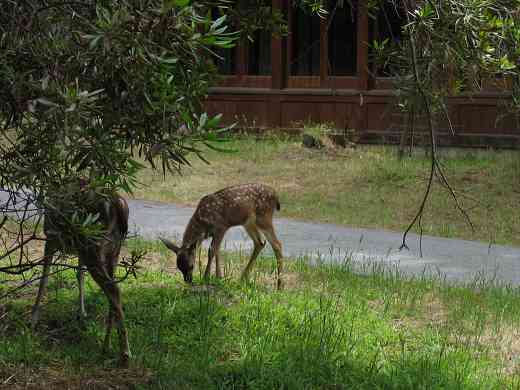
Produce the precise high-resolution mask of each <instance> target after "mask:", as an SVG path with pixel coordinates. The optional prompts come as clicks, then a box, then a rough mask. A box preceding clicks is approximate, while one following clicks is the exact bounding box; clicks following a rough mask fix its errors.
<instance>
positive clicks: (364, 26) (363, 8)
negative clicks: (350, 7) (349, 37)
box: [357, 0, 369, 91]
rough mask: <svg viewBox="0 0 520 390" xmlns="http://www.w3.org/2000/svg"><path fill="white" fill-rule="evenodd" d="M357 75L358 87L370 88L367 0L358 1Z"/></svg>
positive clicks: (362, 88) (361, 88) (362, 89)
mask: <svg viewBox="0 0 520 390" xmlns="http://www.w3.org/2000/svg"><path fill="white" fill-rule="evenodd" d="M357 75H358V80H359V84H358V88H359V89H360V90H361V91H366V90H368V81H369V72H368V9H367V0H359V1H358V10H357Z"/></svg>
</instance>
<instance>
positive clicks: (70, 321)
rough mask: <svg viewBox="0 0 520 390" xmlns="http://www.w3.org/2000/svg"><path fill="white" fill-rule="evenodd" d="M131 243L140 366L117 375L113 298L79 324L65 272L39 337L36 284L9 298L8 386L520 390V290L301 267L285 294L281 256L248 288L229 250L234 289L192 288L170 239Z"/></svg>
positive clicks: (129, 295)
mask: <svg viewBox="0 0 520 390" xmlns="http://www.w3.org/2000/svg"><path fill="white" fill-rule="evenodd" d="M128 245H129V246H130V247H139V248H146V249H148V250H149V253H148V255H147V259H146V264H145V266H144V267H143V269H142V272H141V274H140V275H139V277H138V279H137V280H133V279H132V280H128V281H127V282H125V283H124V284H123V286H122V288H123V297H124V302H125V313H126V318H127V325H128V329H129V334H130V343H131V348H132V351H133V355H134V356H133V359H132V362H131V367H130V369H128V370H120V369H117V368H115V359H116V358H117V350H114V352H113V354H112V355H110V356H102V355H101V354H100V344H101V342H102V339H103V333H104V326H103V318H104V315H105V312H106V302H105V298H104V296H103V295H102V294H101V293H100V291H99V289H98V288H96V287H95V285H94V283H93V282H92V281H91V279H90V277H89V278H87V288H88V293H87V311H88V313H89V319H88V320H87V322H86V323H85V325H84V326H79V325H78V322H77V321H76V320H75V310H76V309H77V288H76V285H75V282H74V280H75V279H74V275H73V274H72V273H68V274H67V273H65V274H62V275H61V276H58V277H54V278H52V280H51V287H50V291H49V294H48V301H47V303H46V304H45V306H44V307H43V311H42V315H43V317H42V322H41V324H40V327H39V329H38V330H37V331H35V332H32V331H31V330H30V329H28V328H27V324H28V319H29V313H30V305H31V303H32V302H33V299H34V291H33V290H31V289H28V290H25V291H23V294H20V295H19V296H18V297H17V298H16V299H13V300H11V301H9V302H8V303H6V302H0V388H9V389H22V388H23V389H25V388H31V389H40V388H42V389H43V388H45V389H52V388H56V389H58V388H60V389H61V388H70V389H79V388H89V389H107V388H118V389H121V388H124V389H127V388H135V389H148V388H150V389H151V388H154V389H173V388H175V389H192V388H197V389H208V388H248V389H249V388H252V389H255V388H257V389H273V388H284V389H304V388H326V389H333V388H334V389H342V388H345V389H347V388H348V389H432V388H435V389H440V388H442V389H484V388H485V389H504V388H519V387H520V371H519V368H518V367H519V363H520V343H519V341H518V340H519V337H518V336H519V333H520V328H519V321H520V315H519V314H520V313H519V312H520V299H519V298H520V297H519V294H520V292H519V291H518V290H517V289H510V288H498V287H496V286H492V285H490V284H485V283H479V284H478V285H470V286H466V287H463V286H453V285H452V286H450V285H447V284H444V283H443V282H441V281H435V280H425V279H415V280H410V279H408V280H407V279H405V278H403V277H402V276H401V275H399V274H396V273H395V271H385V270H383V269H381V268H379V267H377V266H374V269H373V272H372V273H370V274H369V275H360V274H357V273H355V272H353V268H352V267H353V266H352V265H351V264H350V263H349V262H348V261H346V262H345V263H344V264H342V265H339V266H330V265H321V266H318V267H309V266H308V265H306V263H305V261H304V259H296V261H293V262H289V264H288V265H287V271H286V274H285V280H286V288H285V290H284V291H281V292H278V291H276V290H274V281H275V271H274V263H275V261H274V259H273V258H271V257H263V258H261V259H259V262H258V265H257V268H256V269H255V272H254V276H253V279H252V280H251V282H250V283H248V284H241V283H239V282H238V281H237V279H238V274H239V271H240V270H241V268H242V267H243V266H244V264H245V261H246V259H245V257H246V256H247V255H248V253H235V254H227V257H226V271H225V276H226V277H225V280H224V281H223V282H219V281H216V280H214V281H213V282H212V284H211V285H210V286H207V287H204V286H201V285H200V280H199V279H198V278H197V280H196V284H197V285H196V286H195V287H192V288H190V287H187V286H186V285H185V284H184V283H183V282H182V281H181V277H180V274H179V272H178V271H175V265H174V259H173V258H172V257H171V255H170V252H167V251H166V250H165V249H163V247H162V246H160V245H158V243H156V242H141V241H136V240H134V241H131V242H129V244H128ZM197 274H198V273H197ZM468 287H469V288H468ZM2 288H5V285H4V284H2V283H0V293H1V290H2Z"/></svg>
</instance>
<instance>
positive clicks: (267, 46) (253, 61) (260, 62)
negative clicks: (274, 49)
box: [247, 31, 271, 75]
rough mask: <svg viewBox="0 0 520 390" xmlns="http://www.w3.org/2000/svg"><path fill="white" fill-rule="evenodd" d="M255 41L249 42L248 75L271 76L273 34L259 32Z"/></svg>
mask: <svg viewBox="0 0 520 390" xmlns="http://www.w3.org/2000/svg"><path fill="white" fill-rule="evenodd" d="M254 38H255V40H254V41H253V42H251V41H249V48H248V66H247V73H248V74H252V75H270V74H271V32H270V31H257V32H256V33H255V37H254Z"/></svg>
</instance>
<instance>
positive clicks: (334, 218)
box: [135, 137, 520, 245]
mask: <svg viewBox="0 0 520 390" xmlns="http://www.w3.org/2000/svg"><path fill="white" fill-rule="evenodd" d="M227 147H228V148H231V149H235V150H237V152H236V153H230V154H224V153H218V152H214V151H208V153H207V154H206V157H207V158H208V159H209V160H210V161H211V165H206V164H205V163H203V162H201V161H199V160H195V159H194V160H193V167H192V168H188V169H186V170H185V171H184V173H183V176H182V178H180V177H178V176H167V177H166V180H164V179H163V176H162V174H160V173H154V172H152V171H150V170H146V171H144V172H143V173H142V174H141V176H140V181H141V182H142V183H143V186H142V188H141V189H139V190H138V191H137V192H136V193H135V197H136V198H140V199H148V200H157V201H168V202H176V203H180V204H186V205H192V206H194V205H196V203H197V201H198V200H199V199H200V198H201V197H202V196H203V195H205V194H207V193H210V192H213V191H216V190H217V189H220V188H222V187H225V186H228V185H231V184H237V183H247V182H264V183H266V184H270V185H272V186H274V187H275V188H276V189H277V190H278V192H279V194H280V198H281V203H282V212H281V215H282V216H284V217H291V218H298V219H303V220H312V221H321V222H330V223H336V224H344V225H352V226H357V227H368V228H384V229H390V230H396V231H402V230H403V229H405V228H406V227H407V225H408V223H409V222H410V221H411V219H412V218H413V216H414V215H415V212H416V210H417V208H418V206H419V203H420V200H421V199H422V196H423V192H424V188H425V186H426V181H427V177H428V173H429V160H428V157H427V156H425V154H424V151H422V150H421V149H418V150H417V151H416V153H415V155H414V156H413V157H411V158H405V159H404V160H402V161H399V160H398V159H397V157H396V149H395V148H393V147H383V146H361V147H358V148H356V149H331V148H327V149H322V150H310V149H306V148H304V147H302V146H301V142H300V140H297V139H268V140H257V139H255V138H254V137H250V138H244V139H234V140H232V141H231V142H230V143H229V144H228V145H227ZM440 152H441V154H442V161H443V164H444V166H445V169H446V173H447V176H448V178H449V180H450V182H451V183H452V185H453V187H454V189H455V190H456V191H457V194H458V195H459V197H460V201H461V203H462V204H463V206H464V207H465V208H466V209H467V210H468V213H469V215H470V216H471V219H472V221H473V223H474V225H475V231H472V230H471V228H470V227H469V226H468V225H467V224H466V222H465V220H464V218H463V217H462V216H461V214H460V213H459V212H458V211H457V210H456V209H455V205H454V202H453V200H452V198H451V196H450V194H449V193H448V192H447V191H445V190H444V189H442V188H441V186H440V184H439V183H435V186H434V189H433V194H432V198H431V200H430V202H429V204H428V207H427V210H426V214H425V216H424V218H423V231H424V233H425V234H431V235H437V236H444V237H458V238H465V239H475V240H481V241H486V242H489V241H491V242H494V243H500V244H513V245H519V244H520V217H519V210H520V196H519V195H520V158H519V155H518V153H517V152H511V151H484V150H469V149H466V150H453V149H451V150H448V149H442V150H441V151H440Z"/></svg>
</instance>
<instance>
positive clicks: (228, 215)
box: [194, 184, 280, 226]
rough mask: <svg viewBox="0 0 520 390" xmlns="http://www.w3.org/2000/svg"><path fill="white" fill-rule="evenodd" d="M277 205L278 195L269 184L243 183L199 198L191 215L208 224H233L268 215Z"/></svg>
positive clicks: (277, 208) (240, 223) (276, 208)
mask: <svg viewBox="0 0 520 390" xmlns="http://www.w3.org/2000/svg"><path fill="white" fill-rule="evenodd" d="M279 208H280V205H279V201H278V196H277V195H276V192H275V190H274V189H273V188H272V187H269V186H266V185H263V184H243V185H238V186H232V187H226V188H224V189H222V190H220V191H217V192H215V193H213V194H209V195H206V196H205V197H203V198H202V199H201V200H200V202H199V205H198V206H197V210H196V211H195V215H194V217H195V218H197V219H198V220H200V221H201V222H203V223H206V224H207V225H209V226H214V225H219V224H221V225H223V226H236V225H243V224H245V223H246V222H247V221H248V219H249V218H252V217H253V218H262V217H265V216H272V214H273V213H274V210H279Z"/></svg>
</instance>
